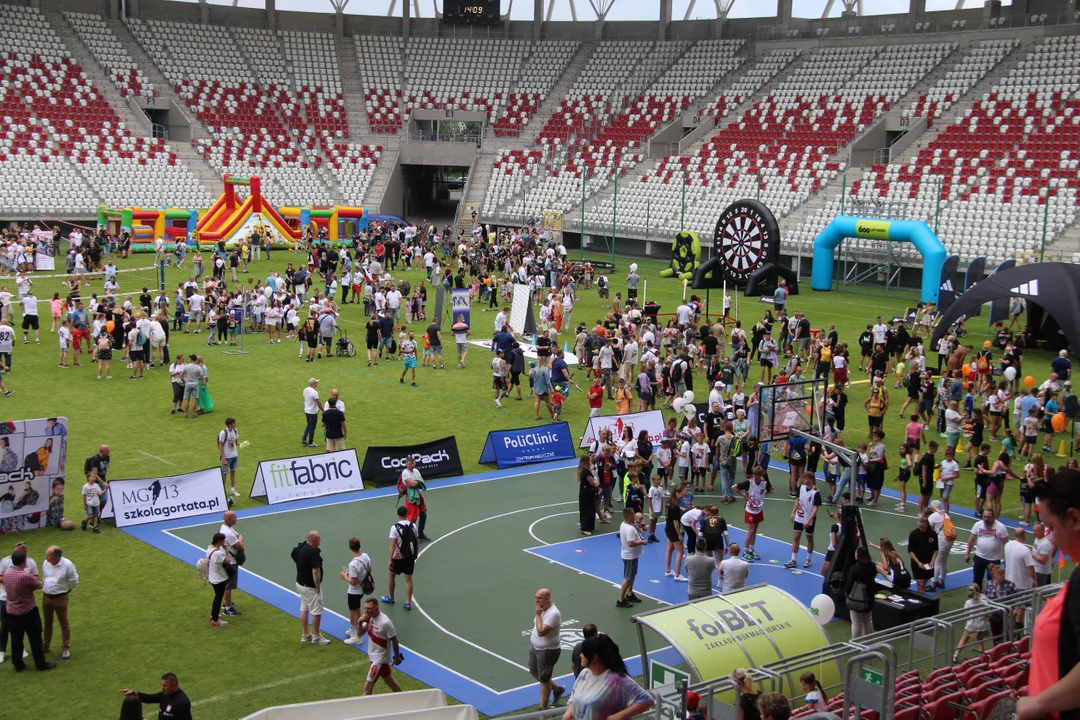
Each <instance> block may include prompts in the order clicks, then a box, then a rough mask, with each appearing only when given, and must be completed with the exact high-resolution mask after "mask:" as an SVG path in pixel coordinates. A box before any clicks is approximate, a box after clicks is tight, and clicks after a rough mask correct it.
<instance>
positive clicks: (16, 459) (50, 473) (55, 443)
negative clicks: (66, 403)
mask: <svg viewBox="0 0 1080 720" xmlns="http://www.w3.org/2000/svg"><path fill="white" fill-rule="evenodd" d="M67 432H68V421H67V418H62V417H54V418H39V419H36V420H9V421H8V422H0V533H13V532H20V531H22V530H34V529H36V528H40V527H46V526H48V527H59V526H60V520H61V518H63V517H64V486H65V484H66V483H65V480H64V478H65V475H66V471H67ZM78 484H79V485H81V483H78ZM77 486H78V485H77ZM77 486H76V487H77Z"/></svg>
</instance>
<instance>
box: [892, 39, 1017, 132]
mask: <svg viewBox="0 0 1080 720" xmlns="http://www.w3.org/2000/svg"><path fill="white" fill-rule="evenodd" d="M1019 44H1020V41H1019V40H1017V39H1015V38H1007V39H1002V40H983V41H981V42H978V43H975V44H974V45H973V46H972V47H971V48H970V49H969V50H968V51H967V52H966V53H964V56H963V57H962V58H961V59H960V60H959V61H957V62H956V63H955V64H954V65H953V66H952V68H951V69H950V70H949V71H948V72H946V73H945V77H943V78H942V79H941V80H938V81H937V82H936V83H934V84H933V85H932V86H931V87H930V89H929V90H928V91H927V92H926V93H925V94H924V95H920V96H919V99H918V100H916V101H914V102H912V103H911V115H912V117H922V116H924V115H925V116H926V117H927V118H929V119H930V120H931V121H933V119H934V118H935V117H938V116H939V115H941V114H942V113H943V112H947V111H948V110H949V108H951V107H952V104H953V102H955V101H956V100H957V99H959V98H960V96H961V95H964V94H965V93H966V92H967V91H968V90H970V89H971V88H973V87H975V85H976V84H978V82H979V81H980V80H982V79H983V78H984V77H985V76H986V74H987V73H988V72H990V71H991V70H992V69H993V68H994V67H995V66H997V64H998V63H1000V62H1001V61H1002V60H1003V59H1004V58H1005V57H1006V56H1007V55H1008V54H1009V53H1011V52H1012V51H1013V50H1014V49H1016V47H1017V46H1019Z"/></svg>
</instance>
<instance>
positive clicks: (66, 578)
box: [41, 545, 79, 660]
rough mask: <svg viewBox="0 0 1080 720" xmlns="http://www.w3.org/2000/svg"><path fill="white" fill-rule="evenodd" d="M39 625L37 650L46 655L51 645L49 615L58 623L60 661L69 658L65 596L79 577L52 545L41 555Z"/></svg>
mask: <svg viewBox="0 0 1080 720" xmlns="http://www.w3.org/2000/svg"><path fill="white" fill-rule="evenodd" d="M41 569H42V577H41V581H42V583H43V586H42V588H41V610H42V616H43V617H42V624H43V625H44V629H43V633H42V640H41V649H42V651H43V652H49V644H50V643H52V634H53V615H56V619H57V620H58V621H59V622H60V639H61V642H62V643H63V645H62V646H61V647H62V650H63V652H61V654H60V657H62V658H63V659H64V660H67V659H68V658H70V657H71V652H70V648H71V624H70V623H68V594H69V593H70V592H71V591H72V590H74V589H75V588H77V587H78V586H79V573H78V572H77V571H76V570H75V564H74V563H72V562H71V561H70V560H68V559H67V558H66V557H64V553H63V551H62V550H61V549H60V546H58V545H53V546H51V547H50V548H49V549H48V550H46V551H45V563H44V564H43V565H42V566H41Z"/></svg>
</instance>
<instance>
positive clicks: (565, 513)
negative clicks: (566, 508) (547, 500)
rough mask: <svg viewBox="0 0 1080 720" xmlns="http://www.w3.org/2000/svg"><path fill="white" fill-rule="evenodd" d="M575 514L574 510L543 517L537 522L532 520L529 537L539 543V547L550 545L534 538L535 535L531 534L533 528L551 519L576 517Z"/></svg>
mask: <svg viewBox="0 0 1080 720" xmlns="http://www.w3.org/2000/svg"><path fill="white" fill-rule="evenodd" d="M576 514H577V511H576V510H571V511H570V512H564V513H555V514H554V515H545V516H544V517H542V518H540V519H539V520H534V521H533V523H532V525H530V526H529V536H530V537H532V539H533V540H535V541H536V542H538V543H540V544H541V545H550V544H551V543H547V542H544V541H543V540H541V539H540V538H538V537H536V533H534V532H533V528H534V527H536V526H537V524H539V523H542V522H543V521H545V520H550V519H551V518H556V517H561V516H563V515H576Z"/></svg>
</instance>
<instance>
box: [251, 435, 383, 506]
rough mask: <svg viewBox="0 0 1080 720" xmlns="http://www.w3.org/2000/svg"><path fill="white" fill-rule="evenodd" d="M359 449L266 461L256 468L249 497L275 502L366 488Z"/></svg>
mask: <svg viewBox="0 0 1080 720" xmlns="http://www.w3.org/2000/svg"><path fill="white" fill-rule="evenodd" d="M363 489H364V481H363V480H362V479H361V473H360V459H359V458H358V457H357V456H356V450H354V449H352V448H350V449H348V450H340V451H338V452H332V453H323V454H320V455H305V456H304V457H295V458H281V459H279V460H263V461H262V462H261V463H259V467H258V468H257V469H256V470H255V480H254V482H253V483H252V484H251V492H250V493H249V494H248V497H251V498H261V497H264V498H266V501H267V502H268V503H270V504H271V505H273V504H275V503H280V502H289V501H290V500H302V499H304V498H313V497H320V496H322V495H333V494H335V493H343V492H352V491H354V490H363Z"/></svg>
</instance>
